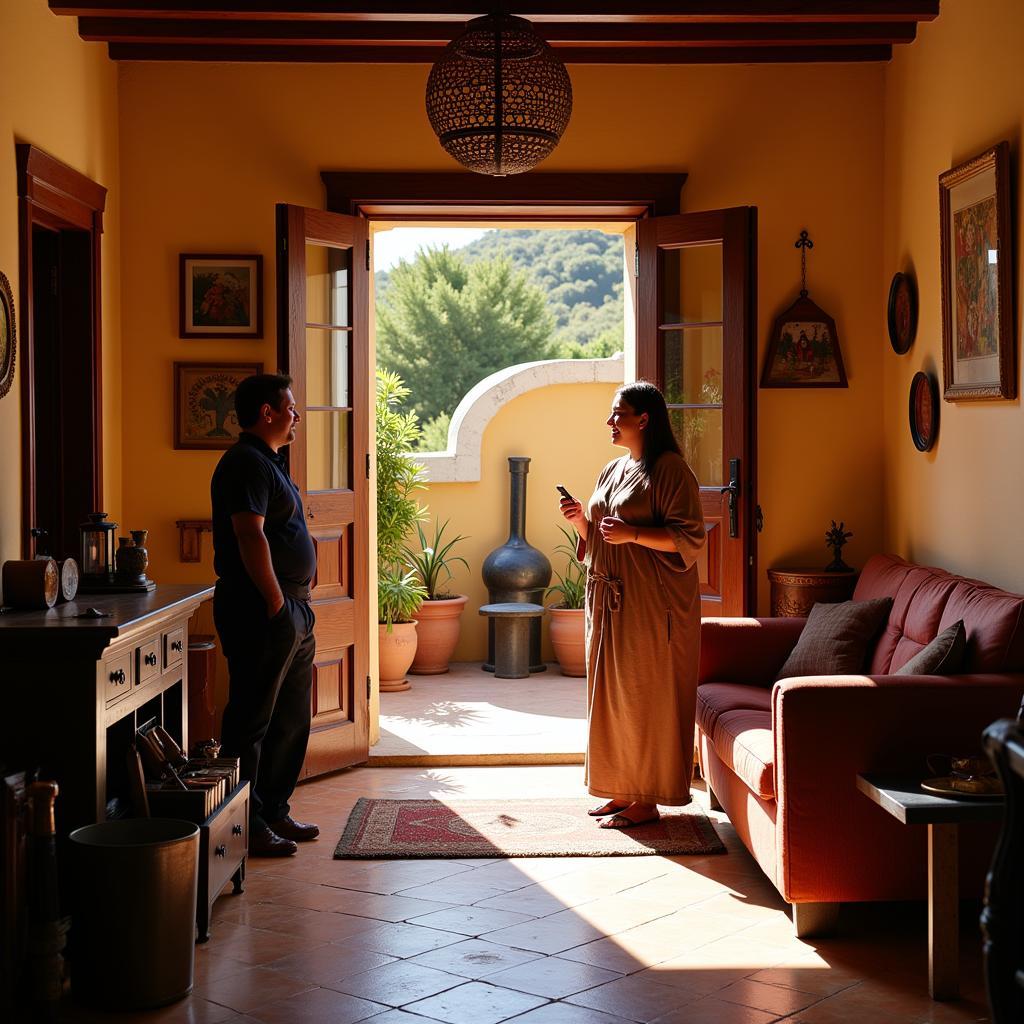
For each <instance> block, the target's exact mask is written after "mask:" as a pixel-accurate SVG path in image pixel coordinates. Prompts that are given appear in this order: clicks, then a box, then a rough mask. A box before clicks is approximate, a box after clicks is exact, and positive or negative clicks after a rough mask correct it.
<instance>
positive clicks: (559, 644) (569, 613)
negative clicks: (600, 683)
mask: <svg viewBox="0 0 1024 1024" xmlns="http://www.w3.org/2000/svg"><path fill="white" fill-rule="evenodd" d="M548 611H549V612H550V613H551V646H552V647H554V649H555V657H556V658H557V659H558V664H559V667H560V668H561V670H562V675H563V676H585V675H586V674H587V654H586V649H585V640H584V622H583V617H584V615H585V614H586V613H585V611H584V610H583V609H582V608H548Z"/></svg>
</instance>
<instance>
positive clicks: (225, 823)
mask: <svg viewBox="0 0 1024 1024" xmlns="http://www.w3.org/2000/svg"><path fill="white" fill-rule="evenodd" d="M248 852H249V783H248V782H242V783H239V785H237V786H236V787H235V788H234V789H233V790H232V792H231V795H230V796H229V797H228V799H227V800H225V801H224V803H223V804H221V806H220V807H218V808H217V810H216V811H214V812H213V814H211V815H210V817H209V818H207V819H206V821H204V822H203V824H202V825H201V826H200V828H199V897H198V900H197V906H196V924H197V926H198V929H199V941H200V942H206V940H207V939H209V937H210V914H211V912H212V911H213V904H214V901H215V900H216V899H217V897H218V895H220V891H221V889H223V888H224V886H225V885H226V884H227V881H228V879H229V878H230V879H231V881H232V882H233V883H234V887H233V891H234V892H235V893H236V894H237V893H240V892H243V891H244V883H245V858H246V855H247V854H248Z"/></svg>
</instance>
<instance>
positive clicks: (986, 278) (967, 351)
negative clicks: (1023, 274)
mask: <svg viewBox="0 0 1024 1024" xmlns="http://www.w3.org/2000/svg"><path fill="white" fill-rule="evenodd" d="M939 225H940V251H941V254H942V267H941V271H942V278H941V280H942V378H943V380H942V383H943V391H942V397H943V398H944V399H945V400H946V401H947V402H958V401H963V400H968V399H985V398H1015V397H1016V395H1017V339H1016V337H1015V329H1014V320H1013V239H1012V235H1011V227H1010V147H1009V144H1008V143H1006V142H1000V143H999V145H997V146H993V147H992V149H989V150H986V151H985V152H984V153H982V154H981V155H980V156H977V157H975V158H974V159H973V160H969V161H968V162H967V163H965V164H961V165H960V166H959V167H953V168H951V169H950V170H948V171H946V172H945V174H942V175H941V176H940V177H939Z"/></svg>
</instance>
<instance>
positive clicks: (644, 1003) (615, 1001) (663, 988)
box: [566, 977, 701, 1024]
mask: <svg viewBox="0 0 1024 1024" xmlns="http://www.w3.org/2000/svg"><path fill="white" fill-rule="evenodd" d="M699 998H701V997H700V996H699V995H698V994H697V993H696V992H692V991H687V990H686V989H682V988H678V987H675V986H670V985H659V984H657V983H656V982H653V981H651V980H650V979H649V978H644V979H641V978H637V977H632V978H619V979H618V980H616V981H610V982H608V984H606V985H600V986H599V987H597V988H591V989H587V991H586V992H579V993H577V994H576V995H574V996H570V997H569V998H568V999H567V1000H566V1001H567V1002H570V1003H575V1004H576V1005H577V1006H589V1007H591V1008H592V1009H594V1010H601V1011H602V1012H604V1013H611V1014H615V1015H617V1016H619V1017H625V1018H626V1019H627V1020H635V1021H641V1022H643V1024H646V1022H647V1021H651V1020H654V1019H655V1018H657V1017H661V1016H663V1015H664V1014H666V1013H669V1012H670V1011H672V1010H675V1009H676V1008H677V1007H680V1006H684V1005H687V1004H689V1003H692V1002H694V1001H696V1000H697V999H699Z"/></svg>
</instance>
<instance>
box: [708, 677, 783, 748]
mask: <svg viewBox="0 0 1024 1024" xmlns="http://www.w3.org/2000/svg"><path fill="white" fill-rule="evenodd" d="M771 708H772V691H771V690H769V689H766V688H764V687H760V686H744V685H742V684H741V683H704V684H702V685H701V686H698V687H697V725H699V726H700V728H701V730H702V731H703V732H704V734H705V735H706V736H708V737H714V735H715V726H716V725H717V724H718V719H719V717H720V716H721V715H723V714H724V713H725V712H726V711H769V712H770V711H771Z"/></svg>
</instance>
